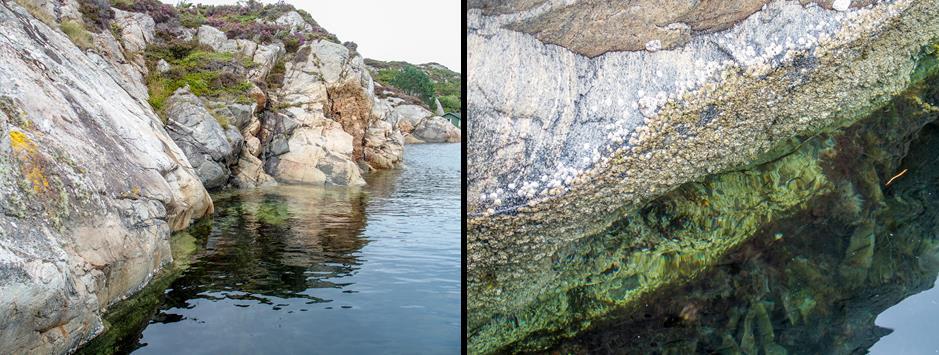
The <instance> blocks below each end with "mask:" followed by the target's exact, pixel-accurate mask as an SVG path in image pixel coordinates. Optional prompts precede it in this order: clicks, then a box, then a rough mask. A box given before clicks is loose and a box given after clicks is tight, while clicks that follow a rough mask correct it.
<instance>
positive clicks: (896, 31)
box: [467, 0, 939, 353]
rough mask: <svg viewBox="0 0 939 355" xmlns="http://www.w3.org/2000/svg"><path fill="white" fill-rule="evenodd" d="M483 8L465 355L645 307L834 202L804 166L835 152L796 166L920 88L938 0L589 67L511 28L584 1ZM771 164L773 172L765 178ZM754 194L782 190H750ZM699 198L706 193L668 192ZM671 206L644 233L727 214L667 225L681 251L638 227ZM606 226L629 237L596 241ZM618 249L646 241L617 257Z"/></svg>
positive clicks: (474, 57) (722, 36) (474, 26)
mask: <svg viewBox="0 0 939 355" xmlns="http://www.w3.org/2000/svg"><path fill="white" fill-rule="evenodd" d="M476 3H479V4H480V5H479V6H477V8H476V9H471V10H470V11H469V13H468V27H469V29H468V38H467V42H468V47H469V51H468V58H467V66H468V67H469V82H471V83H473V84H472V85H470V87H469V90H468V91H469V92H468V106H467V107H468V114H469V115H470V118H469V119H468V122H469V123H468V125H469V130H468V132H469V134H470V138H469V140H468V142H469V143H468V148H467V152H468V157H467V160H468V166H472V167H473V169H470V170H468V171H467V179H468V181H467V185H468V189H469V190H468V210H469V213H470V220H469V223H468V240H467V242H468V245H467V248H468V250H467V263H468V264H467V266H468V292H469V299H468V307H467V311H468V320H469V332H470V333H469V347H470V350H471V352H483V353H486V352H493V351H498V350H506V349H512V348H513V347H514V348H515V349H528V350H534V349H542V348H543V347H545V346H547V345H548V344H550V343H551V342H553V341H556V340H557V338H558V337H564V336H572V335H575V334H577V333H579V332H580V331H582V330H583V329H586V328H588V327H589V326H590V324H591V323H592V322H594V321H597V320H599V319H603V318H604V317H606V316H607V314H609V313H610V312H612V311H614V310H616V309H618V307H622V306H623V305H625V304H628V303H629V302H631V301H632V300H635V299H637V298H635V297H637V295H639V294H644V293H645V292H646V291H648V290H654V289H656V288H658V287H659V286H661V285H664V284H667V283H669V282H674V281H676V280H681V279H682V278H683V277H688V276H693V275H694V274H696V273H697V272H698V270H703V269H706V268H707V267H708V265H711V264H713V263H714V262H715V261H716V260H717V258H718V257H719V256H720V255H722V254H723V253H724V252H725V251H726V250H728V248H730V247H732V246H733V245H737V244H738V243H740V242H742V241H745V240H747V239H748V238H751V237H752V235H753V231H755V230H756V229H757V228H759V226H761V225H764V224H766V223H769V222H771V221H772V220H774V219H775V218H778V217H779V216H782V215H785V214H786V213H787V212H785V211H789V210H791V209H794V208H795V209H797V208H799V207H798V206H800V205H801V204H803V203H805V201H807V200H808V199H810V198H812V197H813V196H817V195H820V194H825V193H828V191H831V190H832V189H840V188H841V187H840V186H834V185H832V184H833V182H831V181H830V179H829V178H827V177H826V176H830V174H825V173H824V171H822V170H819V166H820V165H818V162H817V158H813V156H815V155H818V154H823V151H824V150H825V149H826V148H824V147H822V146H815V148H813V149H820V150H818V151H815V152H805V153H804V154H803V153H799V154H794V153H793V152H794V151H798V150H797V148H798V147H799V144H801V142H802V141H804V140H806V139H807V138H808V137H811V136H814V135H817V134H820V133H823V132H829V131H833V130H836V129H837V128H839V127H842V126H848V125H851V124H853V123H854V122H856V121H857V120H859V119H861V118H864V117H867V116H869V115H870V114H871V113H872V112H874V111H875V110H876V109H878V108H880V107H882V106H883V105H884V104H886V103H887V102H888V101H889V100H891V99H892V98H893V97H894V96H895V95H897V94H898V93H900V92H902V91H904V90H906V89H907V88H908V87H909V86H910V84H911V83H913V82H916V81H918V80H922V77H921V76H917V75H914V74H916V72H914V68H915V67H916V65H917V63H919V62H920V61H921V60H922V59H923V58H924V57H928V56H930V54H928V52H929V50H927V51H926V52H924V48H929V45H930V44H931V43H934V42H935V41H936V38H937V36H939V17H937V14H939V3H936V2H934V1H925V0H897V1H885V2H877V3H874V4H871V6H870V7H869V8H858V7H859V6H864V5H868V4H867V3H862V2H858V1H855V2H853V3H851V8H849V9H847V11H835V10H831V4H828V3H823V4H822V5H823V6H819V5H817V4H811V3H809V4H806V5H803V4H800V3H799V2H795V1H771V2H768V3H767V4H765V6H764V7H760V8H759V11H756V12H753V13H752V14H750V15H749V16H747V17H746V18H745V19H742V20H740V21H739V22H736V23H734V24H733V25H732V26H730V27H727V28H726V29H717V28H715V29H713V30H711V31H705V32H693V33H692V34H691V35H690V38H687V40H686V41H685V40H683V41H679V42H675V43H676V44H675V46H673V47H669V46H661V43H660V45H659V46H655V45H653V46H651V47H652V48H649V49H658V50H656V51H654V52H651V51H646V50H645V49H646V47H647V46H646V45H645V44H643V46H642V47H641V48H633V47H630V48H615V49H638V50H636V51H622V52H616V51H613V52H609V50H613V49H611V48H607V49H604V50H602V51H600V52H597V53H585V54H590V55H595V57H593V58H590V57H587V56H584V55H581V54H577V53H575V52H572V50H571V49H568V48H565V47H562V46H563V45H564V44H563V43H561V45H562V46H558V45H554V44H546V43H544V42H542V41H541V40H539V38H540V37H537V36H534V37H533V36H531V35H529V34H526V33H523V32H518V31H517V30H518V29H520V28H519V27H518V24H519V23H526V22H532V21H534V22H539V21H543V20H545V19H547V20H550V21H555V20H557V19H551V18H550V15H546V14H551V13H552V12H555V11H559V12H558V13H563V12H564V11H569V10H565V7H566V6H573V7H577V6H580V3H579V2H578V3H574V4H573V5H569V4H568V2H563V1H543V2H531V1H527V2H523V1H516V2H509V4H507V5H499V6H488V5H487V4H486V2H485V1H479V2H476ZM640 3H644V2H640ZM703 3H704V2H702V4H703ZM511 4H516V5H518V6H510V5H511ZM650 4H651V3H650ZM841 5H842V4H839V7H841ZM487 6H488V7H487ZM611 6H613V8H614V10H615V7H616V5H611ZM624 6H625V5H624ZM471 7H472V6H471ZM604 11H607V10H604ZM543 16H549V17H548V18H545V17H543ZM585 25H586V26H589V24H585ZM662 25H668V24H667V23H665V24H662ZM725 25H730V23H727V24H725ZM722 26H723V25H722ZM722 28H723V27H722ZM572 49H573V50H575V51H576V50H577V49H576V48H572ZM492 58H499V60H492ZM802 149H808V148H805V147H803V148H802ZM766 162H772V163H773V164H770V165H759V164H761V163H766ZM767 169H768V170H767ZM777 169H778V170H777ZM738 170H739V171H741V172H728V171H738ZM747 171H751V172H754V173H755V174H756V176H753V175H752V174H751V173H747ZM722 172H725V173H726V174H724V175H721V176H720V177H717V178H707V176H709V175H713V174H717V173H722ZM764 179H772V181H777V180H778V181H777V185H776V186H777V187H774V188H771V189H770V190H769V191H767V190H765V189H761V188H759V186H764V185H762V184H763V182H762V180H764ZM694 181H704V184H705V185H703V186H702V185H695V184H692V185H690V186H698V187H696V188H695V190H691V191H685V190H681V191H680V192H676V191H675V189H676V188H678V187H679V186H683V185H685V184H688V183H690V182H694ZM748 181H749V182H748ZM789 184H794V185H789ZM787 185H788V186H787ZM779 186H784V188H781V187H779ZM714 191H722V193H720V194H717V195H713V196H709V194H714V193H715V192H714ZM731 191H737V192H739V193H740V194H739V195H738V194H729V195H728V193H729V192H731ZM745 191H751V192H752V191H762V195H754V196H750V197H747V196H749V195H748V194H749V193H751V192H745ZM667 193H671V194H673V195H669V196H672V197H670V198H668V199H667V200H668V201H674V202H673V204H671V205H670V204H668V203H665V204H664V205H663V206H662V207H660V208H661V209H662V210H663V211H666V212H662V213H651V216H656V215H659V216H672V215H673V213H675V212H677V211H696V210H700V209H701V206H702V204H703V206H715V204H716V206H725V207H726V208H722V207H716V206H715V207H711V208H718V210H717V211H718V213H717V217H716V218H717V220H712V218H710V217H707V216H705V215H695V216H694V217H691V216H688V217H687V218H688V219H687V220H686V221H684V222H682V221H680V220H679V221H671V222H672V223H679V224H678V226H688V227H687V228H691V229H690V230H689V231H688V232H687V233H688V234H687V235H686V236H682V237H679V238H676V239H677V240H678V241H677V242H675V241H672V238H673V237H672V236H669V235H668V234H667V233H664V232H661V231H657V229H656V228H654V227H653V226H656V225H658V226H664V227H668V226H670V224H668V223H667V222H669V221H655V220H645V218H649V216H650V212H649V211H644V210H643V209H642V207H644V206H649V205H648V203H649V201H652V200H655V199H656V198H660V197H661V196H663V195H664V194H667ZM674 194H679V195H678V196H676V195H674ZM767 195H769V196H773V197H772V198H770V199H769V201H768V202H767V201H765V200H764V198H765V196H767ZM679 197H680V198H679ZM675 198H678V199H677V200H675ZM679 201H681V202H679ZM723 204H726V205H723ZM695 206H697V207H695ZM754 210H756V211H760V212H755V211H754ZM704 211H706V209H705V210H702V211H698V212H694V213H705V212H704ZM634 221H641V223H636V222H634ZM731 221H734V223H735V224H736V225H735V226H734V227H733V228H730V227H726V226H724V227H720V226H722V225H724V224H726V223H730V222H731ZM614 222H615V223H617V224H620V223H627V225H628V226H629V228H638V229H636V230H632V229H630V230H629V232H628V233H623V234H618V236H617V237H615V238H614V239H608V238H607V239H605V238H603V237H601V236H603V235H605V233H607V232H608V231H609V230H610V228H611V226H616V225H617V224H614ZM673 227H674V226H673ZM666 230H668V229H666ZM695 230H696V231H695ZM643 236H644V237H643ZM859 238H860V239H859V241H858V242H859V243H860V242H861V241H863V240H861V239H863V237H859ZM621 240H624V241H621ZM624 242H628V243H638V244H635V245H632V244H630V248H631V249H625V250H626V251H623V250H620V249H616V248H617V247H616V245H618V244H617V243H624ZM583 243H598V244H597V246H596V247H595V249H594V250H596V253H597V255H606V254H607V253H613V254H614V255H620V256H621V258H620V259H619V260H620V261H619V263H620V264H618V265H593V266H589V267H588V266H583V268H581V269H578V266H576V263H579V262H588V261H582V260H590V258H591V257H590V256H584V257H583V259H581V255H582V253H577V252H576V251H577V250H578V249H577V248H578V247H577V246H578V245H581V244H583ZM672 243H675V245H676V246H675V248H673V249H669V248H667V247H665V246H666V245H671V244H672ZM632 248H634V249H632ZM643 248H647V250H645V251H644V250H643ZM676 252H678V253H679V255H672V254H669V253H676ZM620 253H621V254H620ZM666 254H668V256H665V255H666ZM567 255H573V256H572V257H571V259H566V258H565V257H566V256H567ZM614 259H615V258H614ZM600 260H608V259H606V258H600ZM856 262H857V263H861V264H863V263H864V261H863V260H858V261H856ZM564 270H580V271H578V272H576V273H575V274H573V275H571V274H565V273H564ZM605 270H617V272H616V273H617V274H619V275H625V274H631V273H635V275H638V276H636V277H634V278H623V279H621V280H619V281H617V282H619V285H620V286H617V287H620V288H618V289H621V291H617V292H613V291H615V290H614V289H617V288H616V287H614V286H616V284H605V285H603V284H602V283H598V282H595V281H592V280H593V279H594V278H597V277H598V276H597V275H598V274H603V272H604V271H605ZM595 284H601V285H603V286H602V287H613V288H614V289H611V290H610V291H609V292H600V294H605V295H608V296H605V297H610V296H609V295H619V296H621V298H619V299H615V300H614V299H598V298H596V297H592V296H585V293H584V292H583V290H582V288H584V287H588V286H589V285H595ZM597 287H600V286H597ZM546 290H549V291H546ZM554 290H556V291H554ZM636 290H644V291H641V292H638V291H636ZM574 315H577V316H574Z"/></svg>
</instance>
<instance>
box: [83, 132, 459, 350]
mask: <svg viewBox="0 0 939 355" xmlns="http://www.w3.org/2000/svg"><path fill="white" fill-rule="evenodd" d="M405 154H406V158H407V160H406V164H407V166H406V167H405V168H404V169H402V170H399V171H387V172H377V173H373V174H371V175H370V176H369V177H367V181H368V183H369V185H368V186H367V187H364V188H322V187H308V186H307V187H303V186H278V187H273V188H266V189H257V190H238V191H229V192H224V193H221V194H218V195H215V196H214V201H215V207H216V212H215V214H214V216H213V219H212V221H211V222H210V223H203V224H200V225H198V226H195V227H193V228H192V229H191V230H190V233H191V234H192V235H193V236H194V237H195V238H192V237H189V236H188V235H181V236H176V239H174V253H176V252H178V251H183V250H185V249H186V248H177V247H176V246H177V245H178V244H185V243H183V242H179V241H188V243H190V244H193V247H192V249H194V250H197V251H196V252H195V255H194V256H193V257H192V260H191V261H190V262H188V264H187V263H186V261H187V260H188V259H186V258H184V257H178V260H177V263H176V265H175V268H176V270H178V271H176V272H173V273H170V274H169V275H168V276H165V277H163V278H158V279H157V280H156V281H154V282H153V283H151V285H150V286H148V287H147V289H145V290H144V291H142V292H141V293H140V294H139V295H137V296H135V297H133V298H131V299H130V300H129V301H127V302H124V303H123V304H122V305H120V306H119V307H117V309H116V310H113V311H112V312H111V315H110V316H109V317H108V321H109V322H110V323H111V324H112V326H111V327H109V330H108V332H106V333H105V334H104V335H103V336H100V337H98V338H97V339H95V341H93V342H92V343H91V344H89V345H88V346H86V347H85V348H83V349H82V350H81V352H83V353H89V354H92V353H93V354H100V353H127V352H134V353H135V354H136V353H139V354H165V353H173V352H179V351H180V350H183V349H184V351H183V352H184V353H187V354H257V353H265V354H267V353H270V354H308V353H311V352H315V353H427V354H439V353H456V352H458V351H459V347H460V323H459V321H460V292H461V288H460V196H461V194H460V145H459V144H445V145H434V144H431V145H419V146H408V147H406V152H405ZM196 246H198V247H196ZM151 315H152V316H151ZM180 344H186V345H185V347H184V348H183V347H182V345H180Z"/></svg>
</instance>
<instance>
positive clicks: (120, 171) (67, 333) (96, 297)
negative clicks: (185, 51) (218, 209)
mask: <svg viewBox="0 0 939 355" xmlns="http://www.w3.org/2000/svg"><path fill="white" fill-rule="evenodd" d="M100 65H102V62H98V61H95V60H93V59H92V58H91V56H86V55H85V53H83V52H82V51H81V50H80V49H78V47H76V46H75V45H74V44H73V43H72V42H71V41H70V40H69V38H68V37H66V36H65V34H63V33H62V32H60V31H58V30H57V29H52V28H50V27H48V26H47V25H46V24H45V23H43V22H41V21H39V20H37V19H35V18H33V17H32V16H31V15H30V13H29V12H27V10H26V9H25V8H23V7H21V6H19V5H17V4H16V3H15V2H3V3H0V78H2V79H0V81H2V85H0V133H2V134H0V195H2V198H0V201H2V202H0V209H2V210H3V213H2V214H0V294H2V295H3V297H0V318H2V319H3V321H2V322H0V352H2V353H10V354H19V353H46V354H49V353H66V352H68V351H71V350H73V349H75V348H76V347H78V346H79V345H81V344H82V343H83V342H84V341H86V340H87V339H89V338H91V337H93V336H95V335H96V334H98V333H99V332H100V331H101V330H102V323H101V316H100V315H101V314H102V312H104V310H106V309H107V308H108V307H109V306H110V305H112V304H113V303H115V302H117V301H119V300H121V299H122V298H123V297H125V296H127V295H129V294H132V293H134V292H135V291H137V290H138V289H140V288H141V287H142V286H143V285H145V284H146V283H147V281H149V279H150V278H151V277H152V275H153V273H154V272H155V271H157V270H159V269H160V268H161V266H162V265H164V264H165V263H167V262H169V261H170V260H171V255H170V244H169V235H170V232H171V231H176V230H181V229H183V228H186V226H188V225H189V223H190V221H191V220H192V219H195V218H200V217H202V216H204V215H206V214H208V213H211V212H212V208H213V207H212V201H211V199H210V198H209V195H208V194H207V193H206V190H205V188H204V187H203V186H202V184H201V183H200V182H199V178H198V177H197V176H196V175H195V172H194V170H193V168H192V166H191V165H190V164H189V162H188V160H187V159H186V156H185V155H184V153H183V151H182V150H181V149H180V148H179V147H178V146H177V145H176V143H175V142H173V140H172V139H171V138H170V136H169V135H168V134H167V132H166V131H165V130H164V128H163V124H162V123H161V122H160V119H159V118H158V117H157V116H156V115H155V114H154V112H153V110H152V109H151V108H150V107H149V106H148V105H146V104H145V102H142V101H141V100H138V99H136V98H135V97H133V96H131V95H130V94H129V93H128V91H127V90H125V88H124V87H122V84H121V83H120V81H119V80H120V79H119V77H117V76H112V75H111V74H109V72H108V71H105V70H104V69H102V68H101V67H100ZM112 73H113V72H112Z"/></svg>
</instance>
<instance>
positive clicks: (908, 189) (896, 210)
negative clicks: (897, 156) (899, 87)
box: [557, 124, 939, 354]
mask: <svg viewBox="0 0 939 355" xmlns="http://www.w3.org/2000/svg"><path fill="white" fill-rule="evenodd" d="M898 148H899V149H900V150H906V149H907V148H905V147H898ZM908 149H909V151H908V154H907V155H906V157H905V158H904V159H903V160H902V162H901V164H900V167H899V168H898V169H896V171H907V173H906V174H904V176H903V177H902V178H900V179H897V180H895V182H894V183H893V184H891V185H888V186H885V187H883V188H882V190H881V189H879V188H878V189H876V190H871V191H867V192H866V193H864V194H863V195H862V197H863V198H862V200H860V202H859V205H860V206H862V207H859V208H860V210H859V211H854V212H853V213H854V214H860V215H862V216H864V217H862V218H861V219H860V220H857V219H853V218H845V215H844V213H845V212H846V211H844V206H843V204H841V205H839V204H836V202H837V201H836V200H833V199H831V198H819V199H816V200H815V201H814V207H812V208H808V209H806V210H804V211H802V212H800V213H798V214H796V215H793V216H791V217H788V218H785V219H783V220H780V221H779V222H778V223H775V224H774V225H771V226H767V227H765V228H763V229H762V230H761V232H760V236H759V237H757V238H755V239H753V240H751V241H748V242H747V243H745V244H744V245H742V246H740V247H738V248H736V249H735V250H734V251H733V252H731V253H730V254H728V255H727V256H726V257H724V258H723V259H722V261H721V262H720V263H719V264H718V266H716V267H714V268H712V269H711V270H709V271H707V272H705V273H703V274H701V275H698V276H697V277H696V278H695V280H694V281H692V282H691V283H688V284H685V285H683V286H681V287H672V288H668V289H663V290H660V291H659V292H657V293H656V294H654V295H650V296H649V297H646V298H645V299H644V301H642V302H637V304H636V306H635V307H632V308H630V309H628V310H624V311H623V312H622V313H621V314H620V315H618V316H617V317H616V318H615V320H613V321H610V322H607V323H606V324H600V325H596V326H595V327H594V328H593V329H594V330H592V331H590V332H587V333H586V334H583V335H582V336H579V337H578V338H576V339H573V340H571V341H568V342H567V343H565V344H563V345H561V346H560V347H559V349H557V350H561V352H569V353H581V352H587V353H628V354H639V353H642V354H652V353H658V354H685V353H720V354H787V353H788V354H794V353H797V354H803V353H804V354H859V353H866V352H867V351H868V349H870V348H871V347H872V346H873V345H874V344H875V343H876V342H877V341H878V340H879V339H880V338H881V337H883V336H885V335H887V334H890V332H891V330H890V329H886V328H882V327H878V326H877V325H876V324H875V322H874V321H875V319H876V317H877V315H878V314H880V313H881V312H883V311H884V310H886V309H887V308H889V307H890V306H892V305H894V304H897V303H899V302H900V301H902V300H903V299H904V298H906V297H908V296H910V295H912V294H916V293H918V292H921V291H922V290H925V289H929V288H931V287H933V285H934V282H935V281H936V277H937V273H939V240H937V238H939V198H937V197H939V126H937V125H936V124H930V125H927V126H926V127H925V128H924V129H923V130H922V131H920V132H919V133H918V138H916V139H915V140H913V141H912V143H911V144H910V145H909V148H908ZM866 153H868V154H874V153H878V152H866ZM863 179H864V178H863V177H857V181H860V180H863ZM879 194H882V195H880V196H875V195H879ZM874 201H876V203H872V202H874ZM842 202H843V201H842Z"/></svg>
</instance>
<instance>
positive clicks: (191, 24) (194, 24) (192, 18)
mask: <svg viewBox="0 0 939 355" xmlns="http://www.w3.org/2000/svg"><path fill="white" fill-rule="evenodd" d="M205 21H206V18H205V16H203V15H202V14H201V13H199V12H198V11H197V10H193V11H180V12H179V24H180V25H182V26H183V27H188V28H199V26H202V25H204V24H205Z"/></svg>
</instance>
